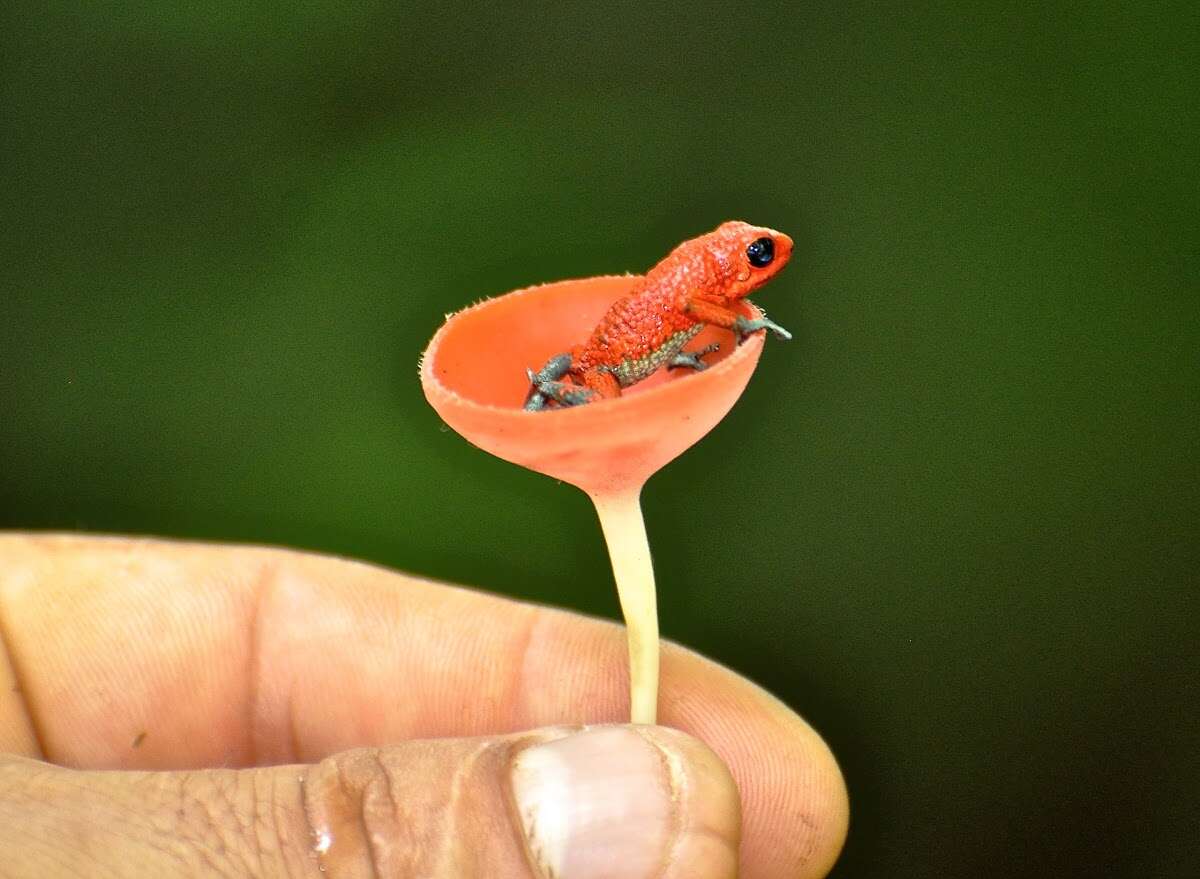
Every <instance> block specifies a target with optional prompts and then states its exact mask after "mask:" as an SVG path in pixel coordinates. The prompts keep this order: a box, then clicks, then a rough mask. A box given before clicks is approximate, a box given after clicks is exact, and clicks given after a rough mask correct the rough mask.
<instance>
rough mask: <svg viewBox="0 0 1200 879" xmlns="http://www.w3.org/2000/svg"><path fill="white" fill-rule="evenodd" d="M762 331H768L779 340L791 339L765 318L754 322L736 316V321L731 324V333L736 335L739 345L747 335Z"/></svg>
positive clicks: (759, 318)
mask: <svg viewBox="0 0 1200 879" xmlns="http://www.w3.org/2000/svg"><path fill="white" fill-rule="evenodd" d="M763 329H766V330H770V331H771V332H772V333H774V334H775V335H776V336H778V337H779V338H781V339H790V338H791V337H792V334H791V333H789V332H788V331H787V330H785V329H784V328H783V327H781V326H780V325H779V324H777V323H775V321H773V320H771V319H770V318H767V317H758V318H755V319H754V320H747V319H746V318H744V317H742V316H741V315H738V319H737V320H736V321H734V322H733V331H734V332H735V333H736V334H737V340H738V344H739V345H740V344H742V342H743V341H745V339H746V337H747V336H748V335H750V334H751V333H753V332H757V331H758V330H763Z"/></svg>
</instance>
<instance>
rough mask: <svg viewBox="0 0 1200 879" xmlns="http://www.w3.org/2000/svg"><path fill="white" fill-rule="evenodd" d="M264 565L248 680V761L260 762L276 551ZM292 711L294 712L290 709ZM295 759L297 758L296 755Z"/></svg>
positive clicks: (256, 592) (251, 628)
mask: <svg viewBox="0 0 1200 879" xmlns="http://www.w3.org/2000/svg"><path fill="white" fill-rule="evenodd" d="M261 558H262V561H261V567H260V568H259V571H258V574H257V576H256V577H255V578H254V588H253V590H252V595H253V602H254V603H253V605H252V606H251V608H250V618H249V625H248V626H247V631H248V640H249V643H248V644H247V651H246V653H247V655H246V662H247V669H248V672H249V673H248V675H247V681H248V688H249V692H248V693H247V694H246V748H247V752H248V753H247V765H249V766H256V765H258V759H257V757H258V733H259V726H260V719H259V717H258V701H259V693H260V692H261V690H262V676H263V667H262V625H263V607H264V604H266V605H267V606H268V607H269V606H270V605H269V604H268V599H269V598H270V597H271V593H272V591H273V590H274V589H275V586H276V584H277V583H278V582H279V566H280V560H279V559H277V558H276V557H275V556H274V555H273V554H272V553H264V554H263V556H262V557H261ZM289 713H290V712H289ZM292 759H295V757H294V755H293V756H292Z"/></svg>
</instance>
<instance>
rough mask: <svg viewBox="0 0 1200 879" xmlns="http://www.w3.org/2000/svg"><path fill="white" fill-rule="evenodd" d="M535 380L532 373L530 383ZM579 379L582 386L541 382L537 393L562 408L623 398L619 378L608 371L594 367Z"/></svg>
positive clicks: (538, 383)
mask: <svg viewBox="0 0 1200 879" xmlns="http://www.w3.org/2000/svg"><path fill="white" fill-rule="evenodd" d="M535 378H537V376H536V375H534V374H533V373H532V372H531V373H530V374H529V379H530V381H531V382H532V381H533V380H534V379H535ZM577 378H578V379H579V380H581V381H582V382H583V385H582V386H580V385H576V384H570V383H568V382H560V381H540V382H537V385H536V387H537V391H538V393H539V394H542V395H543V396H544V397H548V398H550V399H551V400H553V401H554V402H556V403H558V404H559V405H560V406H582V405H583V404H584V403H592V402H595V401H596V400H610V399H612V398H613V397H619V396H621V385H620V384H619V383H618V382H617V377H616V376H614V375H613V374H612V373H611V372H609V371H608V370H606V369H597V368H595V367H593V368H592V369H589V370H587V371H586V372H584V373H583V374H582V375H578V376H577Z"/></svg>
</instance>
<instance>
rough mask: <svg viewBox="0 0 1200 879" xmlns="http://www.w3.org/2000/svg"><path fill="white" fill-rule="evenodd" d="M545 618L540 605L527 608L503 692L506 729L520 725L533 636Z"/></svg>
mask: <svg viewBox="0 0 1200 879" xmlns="http://www.w3.org/2000/svg"><path fill="white" fill-rule="evenodd" d="M545 619H546V614H545V612H544V611H543V610H542V609H541V608H540V607H531V608H530V609H529V620H528V622H527V623H526V625H525V627H524V631H523V632H522V633H521V636H520V638H519V639H518V640H517V641H516V643H517V644H519V645H520V646H519V647H518V648H517V650H516V653H515V656H516V657H517V661H516V662H514V663H513V671H512V674H511V675H510V676H509V682H508V691H507V692H506V693H505V694H504V699H505V701H506V702H507V703H508V718H507V723H506V726H507V728H508V729H517V728H518V727H519V725H520V724H519V720H520V717H521V714H522V713H523V712H524V709H525V707H526V705H525V699H524V698H523V696H524V694H525V693H526V692H528V690H527V689H526V688H525V680H526V678H527V677H528V668H527V666H528V663H529V657H530V655H531V651H532V648H533V646H534V640H535V636H536V635H537V632H538V630H539V629H540V628H541V625H542V623H543V622H544V621H545Z"/></svg>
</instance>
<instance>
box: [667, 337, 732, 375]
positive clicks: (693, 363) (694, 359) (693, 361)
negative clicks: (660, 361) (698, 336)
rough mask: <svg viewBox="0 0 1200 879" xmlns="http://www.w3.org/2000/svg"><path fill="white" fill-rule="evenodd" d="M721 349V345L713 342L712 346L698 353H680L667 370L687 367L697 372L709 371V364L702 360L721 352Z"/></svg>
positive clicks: (672, 359) (668, 365)
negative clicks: (706, 355) (705, 356)
mask: <svg viewBox="0 0 1200 879" xmlns="http://www.w3.org/2000/svg"><path fill="white" fill-rule="evenodd" d="M720 348H721V346H720V345H718V344H717V343H716V342H713V343H712V344H711V345H705V346H704V347H703V348H701V349H700V350H698V351H680V352H679V353H678V354H676V355H675V356H674V357H673V358H671V362H670V363H668V364H667V369H682V368H684V367H686V368H688V369H694V370H696V372H701V371H703V370H705V369H708V364H707V363H705V362H704V361H703V360H702V359H701V358H702V357H704V355H705V354H712V353H713V352H714V351H719V350H720Z"/></svg>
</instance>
